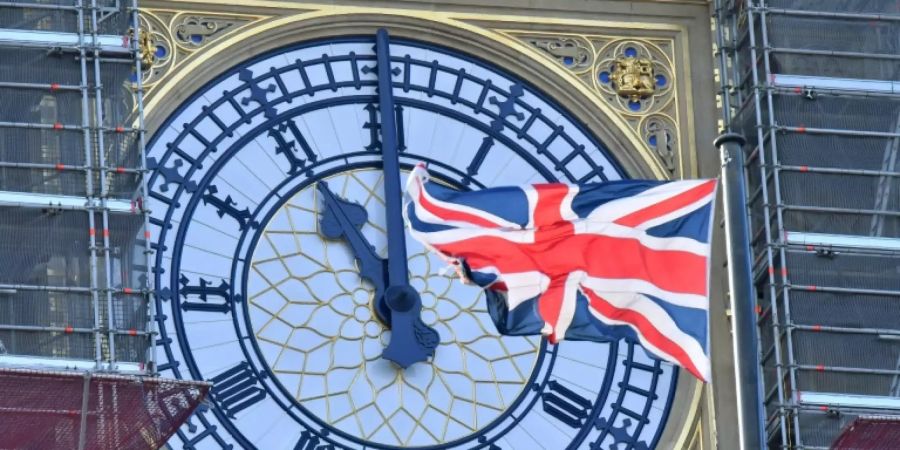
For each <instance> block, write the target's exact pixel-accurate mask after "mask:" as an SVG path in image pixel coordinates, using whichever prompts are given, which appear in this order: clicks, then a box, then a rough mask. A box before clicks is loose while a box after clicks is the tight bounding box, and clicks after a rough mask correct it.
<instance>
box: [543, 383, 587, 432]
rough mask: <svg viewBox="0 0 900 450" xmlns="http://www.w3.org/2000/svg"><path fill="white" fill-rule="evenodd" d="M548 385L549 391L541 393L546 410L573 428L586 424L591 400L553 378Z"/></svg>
mask: <svg viewBox="0 0 900 450" xmlns="http://www.w3.org/2000/svg"><path fill="white" fill-rule="evenodd" d="M547 386H548V389H547V391H545V392H544V393H543V394H541V403H542V404H543V406H544V412H546V413H547V414H550V415H551V416H553V417H555V418H557V419H559V421H560V422H562V423H564V424H566V425H568V426H570V427H572V428H581V427H582V426H584V424H585V422H586V419H587V416H588V413H589V411H590V409H591V402H590V400H588V399H586V398H584V397H582V396H581V395H579V394H578V393H576V392H575V391H573V390H571V389H569V388H567V387H565V386H563V385H561V384H559V382H558V381H556V380H551V381H550V382H549V383H547Z"/></svg>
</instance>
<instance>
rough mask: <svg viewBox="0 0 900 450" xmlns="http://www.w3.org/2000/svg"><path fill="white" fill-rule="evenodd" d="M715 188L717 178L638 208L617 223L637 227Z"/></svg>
mask: <svg viewBox="0 0 900 450" xmlns="http://www.w3.org/2000/svg"><path fill="white" fill-rule="evenodd" d="M715 188H716V182H715V180H709V181H707V182H705V183H703V184H700V185H698V186H696V187H693V188H691V189H688V190H687V191H684V192H682V193H680V194H678V195H675V196H672V197H670V198H668V199H666V200H663V201H661V202H659V203H655V204H653V205H650V206H648V207H646V208H644V209H640V210H637V211H635V212H633V213H631V214H628V215H627V216H623V217H620V218H618V219H617V220H616V221H615V223H617V224H619V225H624V226H626V227H636V226H638V225H640V224H642V223H644V222H647V221H649V220H653V219H656V218H658V217H660V216H663V215H666V214H669V213H672V212H674V211H677V210H679V209H681V208H684V207H685V206H688V205H690V204H691V203H695V202H697V201H699V200H700V199H702V198H703V197H706V196H707V195H709V194H711V193H712V192H713V190H714V189H715Z"/></svg>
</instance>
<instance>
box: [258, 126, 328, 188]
mask: <svg viewBox="0 0 900 450" xmlns="http://www.w3.org/2000/svg"><path fill="white" fill-rule="evenodd" d="M288 132H290V136H291V137H293V138H294V139H293V140H288V139H289V138H288V137H287V133H288ZM269 137H271V138H272V139H274V140H275V153H276V154H279V155H282V156H284V158H285V159H286V160H287V162H288V164H290V165H291V168H290V169H289V170H288V175H296V174H297V173H299V172H300V171H302V170H303V169H304V168H305V167H306V161H311V162H313V163H315V162H316V161H317V160H318V159H319V157H318V156H317V155H316V153H315V152H313V150H312V148H311V147H310V146H309V142H307V140H306V137H304V136H303V133H301V132H300V129H299V128H297V124H296V123H294V121H292V120H289V121H287V122H282V123H281V124H279V125H278V127H276V128H275V129H273V130H269ZM298 145H299V146H300V150H301V151H303V154H304V155H305V156H306V159H303V158H300V157H299V156H297V153H296V149H297V146H298ZM308 175H312V174H311V173H308Z"/></svg>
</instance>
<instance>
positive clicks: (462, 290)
mask: <svg viewBox="0 0 900 450" xmlns="http://www.w3.org/2000/svg"><path fill="white" fill-rule="evenodd" d="M379 60H380V61H381V64H379ZM387 61H390V63H389V64H386V62H387ZM379 84H380V85H381V89H379ZM386 123H387V124H391V123H392V125H393V126H392V127H391V128H390V130H392V132H391V134H392V135H390V136H388V135H387V133H386V132H385V130H383V128H384V126H385V124H386ZM385 142H389V143H393V144H394V145H395V147H396V153H397V155H398V156H399V157H398V158H397V160H396V161H395V163H391V162H390V161H386V160H385V155H386V153H387V152H385V149H384V144H385ZM147 162H148V166H149V167H150V168H151V169H152V170H153V172H152V175H151V177H150V182H149V183H150V198H149V200H148V202H147V205H148V207H149V209H150V210H151V211H152V214H151V227H150V229H151V232H152V233H151V236H152V240H153V249H154V250H155V255H154V258H155V267H154V271H153V276H154V277H155V280H154V281H155V287H156V290H157V296H156V297H157V301H156V306H157V311H158V319H159V331H160V336H159V339H158V345H159V351H158V357H157V359H158V370H159V371H160V372H161V374H162V375H165V376H173V377H177V378H184V379H197V380H210V381H212V382H214V383H215V384H214V387H213V388H212V390H211V393H210V397H209V402H208V405H207V406H206V407H204V408H202V409H201V410H199V411H198V412H196V413H195V415H194V416H193V417H192V418H191V419H190V420H189V421H188V423H187V424H186V425H185V426H184V427H183V428H182V429H181V430H179V432H178V433H177V435H176V437H174V438H173V439H172V441H170V443H169V444H170V445H171V446H172V447H173V448H182V447H183V448H258V449H266V450H268V449H302V450H314V449H320V450H324V449H362V448H365V449H394V448H406V447H412V448H421V449H435V450H436V449H491V450H501V449H502V450H510V449H517V450H521V449H548V450H549V449H563V448H591V449H603V450H606V449H622V450H624V449H646V448H653V447H654V446H655V445H656V443H657V442H658V440H659V437H660V435H661V432H662V429H663V427H664V425H665V422H666V418H667V415H668V412H669V410H670V407H671V403H672V399H673V394H674V391H675V381H676V377H677V370H676V369H674V368H673V367H672V366H671V365H670V364H668V363H663V362H660V361H657V360H655V359H653V358H651V357H649V356H648V355H647V353H646V352H645V351H644V350H643V349H642V348H641V347H640V346H637V345H632V344H629V343H625V342H609V343H591V342H568V341H566V342H562V343H561V344H559V345H551V344H549V343H548V342H546V341H545V340H544V339H542V338H541V337H539V336H534V337H516V336H500V335H499V334H498V332H497V331H496V329H495V327H494V325H493V323H492V322H491V320H490V318H489V315H488V312H487V309H486V308H487V306H486V302H485V299H484V293H483V292H482V291H481V290H480V289H478V288H476V287H473V286H468V285H464V284H462V283H461V282H460V281H459V280H458V279H456V278H455V277H454V276H453V275H452V272H451V273H447V271H445V270H444V266H445V264H444V263H443V261H441V259H440V258H439V257H438V256H437V255H434V254H430V253H428V252H427V251H426V250H425V249H424V248H423V247H422V246H421V245H420V244H418V243H417V242H415V241H413V240H412V239H411V238H409V237H407V236H405V235H404V233H403V230H402V224H401V227H400V228H399V229H398V226H397V224H396V223H395V221H392V220H391V212H390V211H389V210H390V209H391V207H392V206H391V205H392V204H393V203H394V201H393V200H392V198H393V197H392V195H393V193H396V187H395V186H396V183H397V180H399V179H403V178H405V176H406V173H408V171H409V170H410V169H411V168H412V167H414V166H415V164H417V163H419V162H425V163H427V164H428V166H429V171H430V173H431V175H432V178H433V179H434V180H435V181H437V182H440V183H443V184H445V185H447V186H450V187H453V188H455V189H480V188H482V187H485V186H494V185H508V184H523V183H531V182H543V181H566V182H573V183H577V182H593V181H601V180H615V179H620V178H623V177H625V176H626V174H625V173H623V171H622V169H621V168H620V167H619V165H618V164H617V163H616V161H615V160H614V159H613V158H612V157H611V156H610V154H609V153H608V152H607V150H606V148H605V147H604V145H603V143H601V142H600V141H599V140H598V139H597V138H596V137H595V136H592V135H591V134H590V133H589V132H587V131H586V129H585V128H584V127H582V126H581V125H580V124H579V122H578V121H577V120H576V119H575V118H574V117H572V116H571V115H570V114H569V113H568V112H566V111H565V110H564V109H563V108H561V107H560V106H558V105H557V104H555V103H554V101H553V99H552V98H548V97H547V96H545V95H543V94H542V93H541V92H539V91H538V90H536V89H535V88H533V87H532V86H530V85H529V84H528V83H527V82H526V81H524V80H520V79H518V78H517V77H516V76H515V74H512V73H509V72H506V71H504V70H503V69H502V68H499V67H496V66H494V65H493V64H491V63H490V62H489V61H483V60H478V59H474V58H472V57H469V56H467V55H464V54H460V53H457V52H455V51H453V50H451V49H448V48H443V47H439V46H436V45H433V44H425V43H421V42H418V41H414V40H407V39H397V38H392V39H391V40H390V41H389V42H388V40H387V39H386V37H385V38H384V40H383V41H382V42H380V43H379V45H377V46H376V39H375V36H361V37H352V38H340V39H330V40H319V41H312V42H305V43H302V44H299V45H295V46H292V47H285V48H281V49H279V50H276V51H272V52H269V53H267V54H264V55H262V56H259V57H257V58H255V59H253V60H250V61H246V62H243V63H240V64H239V65H237V66H235V67H233V68H231V69H230V70H228V71H226V72H225V73H223V74H222V75H221V76H219V77H217V78H215V79H214V80H213V81H212V82H210V83H208V84H207V85H206V86H205V87H203V88H202V89H200V90H199V91H198V92H196V93H195V94H194V95H193V96H192V97H191V98H190V99H189V100H187V101H186V102H185V103H184V104H183V105H182V106H181V107H180V108H179V110H178V111H177V112H176V113H174V114H173V115H172V116H171V117H170V118H169V119H168V120H167V122H166V123H165V125H163V126H162V127H161V128H160V129H159V130H158V131H157V132H156V134H155V136H154V138H153V139H152V141H151V142H150V144H149V145H148V146H147ZM398 249H400V250H403V251H405V253H406V255H405V257H402V260H401V258H400V257H398V256H397V255H398V254H402V252H401V253H398V252H400V250H398ZM401 279H402V282H401V281H397V280H401ZM398 284H402V286H404V289H407V290H408V292H409V293H410V296H411V297H410V298H414V299H415V302H414V303H415V305H414V306H415V308H412V310H414V313H415V314H413V315H412V316H411V317H412V319H414V322H415V323H414V326H415V328H408V327H407V326H406V325H402V324H401V323H400V322H401V321H400V319H398V317H401V315H402V314H406V313H407V312H408V311H410V308H408V307H406V306H404V305H403V301H402V299H403V298H406V297H402V296H401V297H402V298H401V297H396V298H395V300H396V299H400V300H397V301H395V302H393V303H391V302H388V303H385V300H384V299H385V298H387V297H389V295H388V294H387V293H389V292H393V291H392V288H394V287H396V286H397V285H398ZM404 292H406V291H404ZM407 306H408V305H407ZM409 326H412V325H409ZM404 327H405V328H404ZM401 328H402V330H401ZM401 331H402V332H401ZM409 333H413V334H409ZM416 333H418V334H417V336H418V337H417V338H416V339H412V338H410V337H409V336H411V335H414V334H416ZM401 334H402V336H401ZM404 336H405V337H404ZM391 348H393V349H394V350H392V351H397V352H399V354H401V356H400V357H399V358H398V357H390V355H391V351H389V350H387V349H391ZM416 352H418V353H416ZM410 355H412V356H411V357H410V358H411V359H405V358H407V356H410ZM398 359H399V360H401V361H398ZM403 366H406V367H403Z"/></svg>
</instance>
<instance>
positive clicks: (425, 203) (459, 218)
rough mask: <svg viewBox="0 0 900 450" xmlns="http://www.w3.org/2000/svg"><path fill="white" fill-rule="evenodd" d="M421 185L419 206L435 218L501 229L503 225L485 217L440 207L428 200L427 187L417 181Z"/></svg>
mask: <svg viewBox="0 0 900 450" xmlns="http://www.w3.org/2000/svg"><path fill="white" fill-rule="evenodd" d="M417 182H418V183H419V191H420V193H419V204H420V205H422V207H423V208H425V210H426V211H428V212H430V213H431V214H434V215H435V216H437V217H439V218H441V219H443V220H449V221H454V222H468V223H471V224H473V225H478V226H480V227H485V228H500V227H502V225H499V224H496V223H494V222H491V221H490V220H487V219H485V218H483V217H480V216H476V215H474V214H469V213H466V212H462V211H455V210H452V209H447V208H444V207H442V206H438V205H436V204H434V203H431V201H429V200H428V197H427V196H425V186H423V185H422V182H421V181H417Z"/></svg>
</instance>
